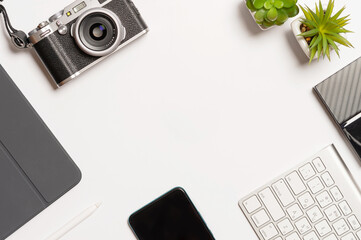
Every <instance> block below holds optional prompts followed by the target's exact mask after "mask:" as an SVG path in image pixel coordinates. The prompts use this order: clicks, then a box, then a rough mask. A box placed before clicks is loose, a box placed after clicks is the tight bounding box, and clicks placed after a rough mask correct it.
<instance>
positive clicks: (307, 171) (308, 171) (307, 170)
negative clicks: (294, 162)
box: [299, 163, 316, 180]
mask: <svg viewBox="0 0 361 240" xmlns="http://www.w3.org/2000/svg"><path fill="white" fill-rule="evenodd" d="M299 171H300V173H301V175H302V177H303V179H305V180H308V179H310V178H311V177H313V176H315V174H316V172H315V170H313V167H312V166H311V164H309V163H307V164H306V165H305V166H303V167H301V168H300V169H299Z"/></svg>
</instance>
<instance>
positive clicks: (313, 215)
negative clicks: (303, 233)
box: [307, 206, 323, 223]
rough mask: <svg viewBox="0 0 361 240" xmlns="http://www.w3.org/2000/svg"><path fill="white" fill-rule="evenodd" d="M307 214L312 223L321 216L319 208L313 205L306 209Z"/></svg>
mask: <svg viewBox="0 0 361 240" xmlns="http://www.w3.org/2000/svg"><path fill="white" fill-rule="evenodd" d="M307 216H308V217H309V218H310V220H311V222H312V223H314V222H317V221H318V220H320V219H321V218H322V217H323V215H322V213H321V211H320V209H319V208H318V207H317V206H314V207H313V208H311V209H310V210H308V211H307Z"/></svg>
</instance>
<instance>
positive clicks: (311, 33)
mask: <svg viewBox="0 0 361 240" xmlns="http://www.w3.org/2000/svg"><path fill="white" fill-rule="evenodd" d="M315 5H316V12H314V11H313V10H311V9H310V8H309V7H308V6H306V7H305V8H304V7H302V6H301V9H302V12H303V14H304V15H305V17H304V18H302V20H301V22H302V23H303V24H304V25H306V26H307V28H308V29H309V30H308V31H306V32H304V33H301V34H300V36H302V37H305V38H312V40H311V42H310V43H309V48H310V51H311V55H310V62H312V60H313V59H314V57H315V56H316V53H317V59H320V56H321V55H322V56H323V58H324V57H325V56H327V58H328V59H329V60H331V58H330V49H331V48H333V49H334V50H335V51H336V53H337V55H338V56H340V54H339V50H340V49H339V48H338V46H337V44H336V43H339V44H341V45H343V46H346V47H353V46H352V44H351V43H350V42H349V41H348V40H347V39H346V38H344V37H343V36H342V35H341V34H342V33H350V32H351V31H349V30H347V29H345V26H346V25H347V24H348V23H349V21H350V19H349V16H350V15H347V16H344V17H340V15H341V14H342V12H343V11H344V10H345V7H343V8H341V10H339V11H338V12H337V13H336V14H335V15H332V12H333V9H334V6H335V1H334V0H329V2H328V5H327V8H326V9H323V7H322V4H321V1H320V2H319V5H318V6H317V4H315Z"/></svg>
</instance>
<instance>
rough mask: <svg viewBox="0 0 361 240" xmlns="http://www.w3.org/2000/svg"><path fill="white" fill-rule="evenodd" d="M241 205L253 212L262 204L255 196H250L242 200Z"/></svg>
mask: <svg viewBox="0 0 361 240" xmlns="http://www.w3.org/2000/svg"><path fill="white" fill-rule="evenodd" d="M243 206H244V207H245V208H246V210H247V212H248V213H253V212H254V211H256V210H257V209H259V208H260V207H261V206H262V205H261V203H260V202H259V201H258V198H257V197H256V196H252V197H250V198H248V199H247V200H246V201H244V202H243Z"/></svg>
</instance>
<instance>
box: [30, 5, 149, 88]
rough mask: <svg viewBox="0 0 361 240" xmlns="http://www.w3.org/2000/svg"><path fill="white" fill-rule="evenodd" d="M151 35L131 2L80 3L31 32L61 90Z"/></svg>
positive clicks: (32, 38) (37, 49)
mask: <svg viewBox="0 0 361 240" xmlns="http://www.w3.org/2000/svg"><path fill="white" fill-rule="evenodd" d="M147 32H148V27H147V25H146V23H145V22H144V20H143V19H142V17H141V15H140V13H139V11H138V9H137V8H136V7H135V5H134V3H133V2H132V1H131V0H77V1H75V2H73V3H72V4H70V5H69V6H67V7H65V8H64V9H63V10H61V11H59V12H57V13H56V14H54V15H53V16H51V17H50V18H49V20H48V21H44V22H42V23H40V24H39V25H38V27H37V28H36V29H34V30H32V31H31V32H29V38H28V41H29V42H30V45H31V46H32V47H33V48H34V49H35V51H36V53H37V55H38V56H39V58H40V59H41V61H42V62H43V64H44V65H45V67H46V68H47V70H48V72H49V74H50V75H51V76H52V78H53V79H54V81H55V83H56V85H57V86H58V87H60V86H62V85H63V84H65V83H66V82H68V81H70V80H72V79H74V78H75V77H77V76H78V75H79V74H81V73H82V72H84V71H85V70H87V69H89V68H90V67H92V66H94V65H95V64H97V63H98V62H100V61H101V60H103V59H104V58H106V57H107V56H109V55H110V54H112V53H114V52H116V51H117V50H119V49H120V48H122V47H124V46H125V45H127V44H128V43H130V42H132V41H134V40H135V39H137V38H139V37H140V36H142V35H144V34H145V33H147Z"/></svg>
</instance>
